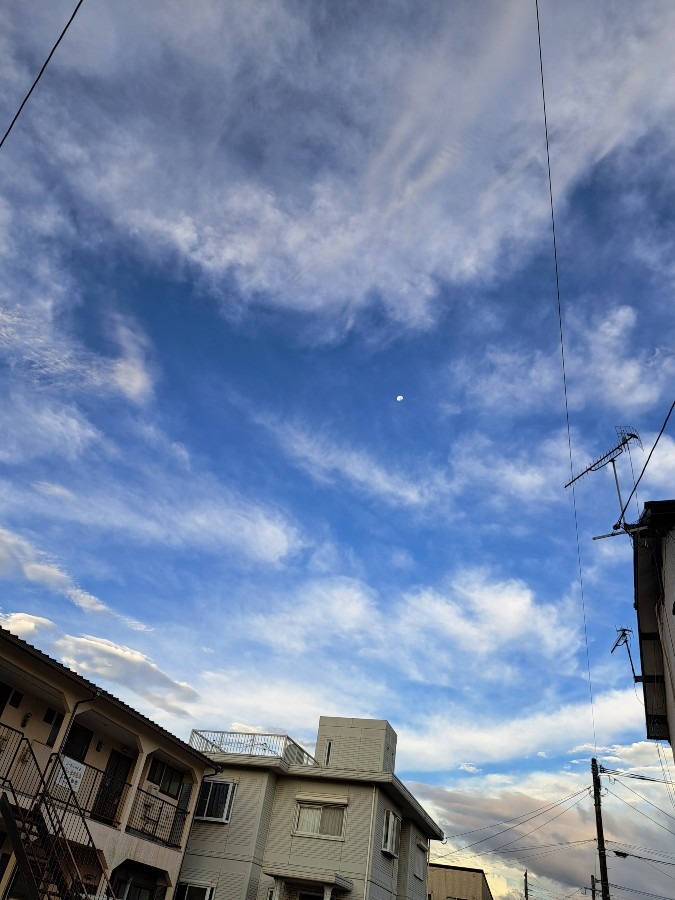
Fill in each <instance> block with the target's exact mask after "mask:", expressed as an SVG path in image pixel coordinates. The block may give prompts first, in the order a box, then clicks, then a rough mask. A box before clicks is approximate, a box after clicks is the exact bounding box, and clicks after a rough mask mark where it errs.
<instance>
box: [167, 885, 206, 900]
mask: <svg viewBox="0 0 675 900" xmlns="http://www.w3.org/2000/svg"><path fill="white" fill-rule="evenodd" d="M181 888H183V889H184V890H181ZM190 888H198V889H199V890H203V891H204V892H205V893H204V900H212V897H213V894H214V891H215V887H214V885H212V884H198V883H196V882H194V881H179V882H178V884H177V885H176V900H180V898H181V897H182V898H183V900H187V895H188V891H189V889H190Z"/></svg>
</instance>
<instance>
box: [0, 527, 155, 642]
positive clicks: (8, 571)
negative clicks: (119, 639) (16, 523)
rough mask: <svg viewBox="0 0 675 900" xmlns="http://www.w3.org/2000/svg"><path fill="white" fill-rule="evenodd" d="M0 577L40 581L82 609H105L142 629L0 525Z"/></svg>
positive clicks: (127, 623) (29, 544)
mask: <svg viewBox="0 0 675 900" xmlns="http://www.w3.org/2000/svg"><path fill="white" fill-rule="evenodd" d="M0 578H3V579H11V580H19V581H21V580H23V581H26V582H28V583H29V584H38V585H42V586H44V587H46V588H48V589H49V590H51V591H55V592H56V593H58V594H61V595H62V596H63V597H66V598H67V599H68V600H70V601H71V602H72V603H74V604H75V606H77V607H79V608H80V609H82V610H84V611H85V612H96V613H108V614H111V615H113V616H116V617H117V618H118V619H120V620H121V621H123V622H124V623H125V624H126V625H128V626H129V627H130V628H132V629H134V630H136V631H143V630H145V629H146V626H145V625H143V623H141V622H139V621H137V620H136V619H132V618H129V617H127V616H122V615H120V614H119V613H116V612H115V611H114V610H112V609H110V607H109V606H107V605H106V604H105V603H103V601H102V600H99V598H98V597H94V595H93V594H90V593H88V592H87V591H84V590H82V588H80V587H78V585H77V584H75V582H74V581H73V579H72V578H71V576H70V575H68V573H67V572H64V571H63V569H62V568H60V566H58V565H56V564H55V563H54V562H53V561H51V560H49V558H48V557H47V555H46V554H45V553H43V552H41V551H40V550H38V549H37V548H36V547H35V546H34V545H33V544H31V543H30V541H27V540H26V539H25V538H22V537H21V536H20V535H18V534H15V533H14V532H11V531H9V530H7V529H6V528H0Z"/></svg>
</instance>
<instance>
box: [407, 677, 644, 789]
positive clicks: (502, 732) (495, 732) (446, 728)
mask: <svg viewBox="0 0 675 900" xmlns="http://www.w3.org/2000/svg"><path fill="white" fill-rule="evenodd" d="M594 716H595V728H596V732H597V734H598V736H599V738H600V740H601V741H606V742H611V741H613V740H618V739H621V738H622V737H623V736H625V735H628V734H630V733H635V732H636V731H638V732H639V731H640V730H641V729H644V709H643V708H642V707H641V706H640V704H639V703H638V701H637V700H636V699H635V695H634V692H633V690H632V689H629V690H624V691H605V692H602V693H597V694H596V695H595V697H594ZM590 729H591V710H590V706H589V704H588V702H585V703H584V702H573V703H561V704H559V705H557V706H554V705H553V704H551V703H549V704H548V706H547V708H546V710H544V711H533V712H524V713H523V714H522V715H514V716H511V717H510V718H509V719H499V718H497V719H495V718H494V717H491V716H489V715H481V714H480V713H478V712H477V713H476V715H475V716H474V721H471V722H470V721H467V718H466V716H465V715H464V714H463V713H461V712H459V710H452V709H450V708H448V709H447V710H446V712H445V714H444V715H443V716H440V715H439V716H433V717H430V718H429V719H427V720H426V721H425V722H424V725H423V726H422V725H421V724H420V725H418V726H417V728H416V729H415V730H413V729H412V728H411V727H410V726H406V727H403V728H399V729H398V736H399V742H398V759H399V766H400V768H402V769H411V770H415V771H418V772H419V771H434V770H439V769H444V770H448V769H451V768H453V767H456V766H458V765H460V763H462V762H463V761H464V760H465V759H467V758H470V759H473V760H474V761H475V763H476V765H483V766H484V765H486V764H487V763H503V762H504V761H505V760H514V759H522V758H523V757H527V756H531V755H533V754H536V753H537V751H538V750H539V748H540V747H541V740H542V735H546V737H547V742H548V745H549V752H551V753H555V754H561V753H565V752H567V751H569V750H570V748H571V747H573V746H574V745H575V744H578V743H580V742H581V741H583V740H584V739H585V738H586V736H587V735H588V733H589V730H590Z"/></svg>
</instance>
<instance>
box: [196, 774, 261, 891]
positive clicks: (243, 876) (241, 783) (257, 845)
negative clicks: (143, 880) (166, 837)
mask: <svg viewBox="0 0 675 900" xmlns="http://www.w3.org/2000/svg"><path fill="white" fill-rule="evenodd" d="M213 780H214V781H231V782H234V783H235V784H236V794H235V797H234V803H233V806H232V813H231V816H230V821H229V822H228V823H224V822H205V821H201V820H200V819H195V820H194V822H193V825H192V830H191V832H190V839H189V841H188V846H187V850H186V852H185V857H184V860H183V866H182V869H181V874H180V880H181V881H183V882H187V883H190V884H201V885H208V886H210V887H213V888H214V900H251V898H253V897H255V896H256V894H257V892H258V884H259V881H260V869H261V865H262V856H263V850H264V845H265V840H266V837H267V829H268V827H269V819H270V815H271V809H272V805H273V799H274V794H275V788H276V775H275V774H274V773H273V772H270V771H268V770H265V769H255V768H250V769H239V768H224V769H223V771H222V772H220V773H219V774H218V775H217V776H216V777H215V778H214V779H213ZM265 896H266V895H265Z"/></svg>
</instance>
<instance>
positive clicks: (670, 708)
mask: <svg viewBox="0 0 675 900" xmlns="http://www.w3.org/2000/svg"><path fill="white" fill-rule="evenodd" d="M661 559H662V561H663V585H664V594H665V597H664V601H663V602H661V601H659V602H657V604H656V617H657V619H658V628H659V634H660V635H661V646H662V648H663V664H664V669H665V672H664V676H665V696H666V709H665V710H664V712H665V713H666V715H667V716H668V722H669V723H670V729H671V735H672V732H673V730H674V729H673V723H675V718H674V716H675V621H674V620H675V616H674V615H673V604H675V530H673V531H671V532H670V533H669V534H667V535H666V536H665V537H664V538H663V539H662V541H661Z"/></svg>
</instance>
